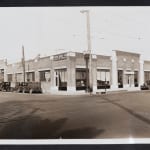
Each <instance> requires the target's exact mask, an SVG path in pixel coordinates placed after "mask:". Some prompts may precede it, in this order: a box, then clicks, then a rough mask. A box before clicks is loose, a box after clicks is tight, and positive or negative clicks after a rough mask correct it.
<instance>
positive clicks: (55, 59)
mask: <svg viewBox="0 0 150 150" xmlns="http://www.w3.org/2000/svg"><path fill="white" fill-rule="evenodd" d="M64 59H67V53H63V54H59V55H54V59H53V60H54V61H58V60H64Z"/></svg>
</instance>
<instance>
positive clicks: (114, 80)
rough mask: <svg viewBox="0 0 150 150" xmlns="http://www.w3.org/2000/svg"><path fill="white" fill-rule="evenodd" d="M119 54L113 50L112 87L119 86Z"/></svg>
mask: <svg viewBox="0 0 150 150" xmlns="http://www.w3.org/2000/svg"><path fill="white" fill-rule="evenodd" d="M117 72H118V71H117V56H116V51H114V50H113V54H112V85H111V88H112V89H116V88H118V73H117Z"/></svg>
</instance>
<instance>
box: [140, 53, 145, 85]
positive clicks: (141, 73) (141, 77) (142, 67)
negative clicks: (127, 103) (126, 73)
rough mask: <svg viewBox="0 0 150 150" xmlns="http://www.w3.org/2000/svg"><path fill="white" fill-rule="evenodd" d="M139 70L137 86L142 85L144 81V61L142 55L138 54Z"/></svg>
mask: <svg viewBox="0 0 150 150" xmlns="http://www.w3.org/2000/svg"><path fill="white" fill-rule="evenodd" d="M139 64H140V71H139V86H141V85H143V83H144V61H143V58H142V55H140V62H139Z"/></svg>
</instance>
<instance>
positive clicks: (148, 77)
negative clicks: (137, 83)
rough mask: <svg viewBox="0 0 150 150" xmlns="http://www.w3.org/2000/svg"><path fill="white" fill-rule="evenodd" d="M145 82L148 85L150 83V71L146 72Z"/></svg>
mask: <svg viewBox="0 0 150 150" xmlns="http://www.w3.org/2000/svg"><path fill="white" fill-rule="evenodd" d="M144 81H145V83H146V84H149V83H150V71H145V72H144Z"/></svg>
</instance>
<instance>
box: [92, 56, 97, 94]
mask: <svg viewBox="0 0 150 150" xmlns="http://www.w3.org/2000/svg"><path fill="white" fill-rule="evenodd" d="M96 61H97V57H96V55H92V79H93V93H96V91H97V68H96V67H97V65H96Z"/></svg>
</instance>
